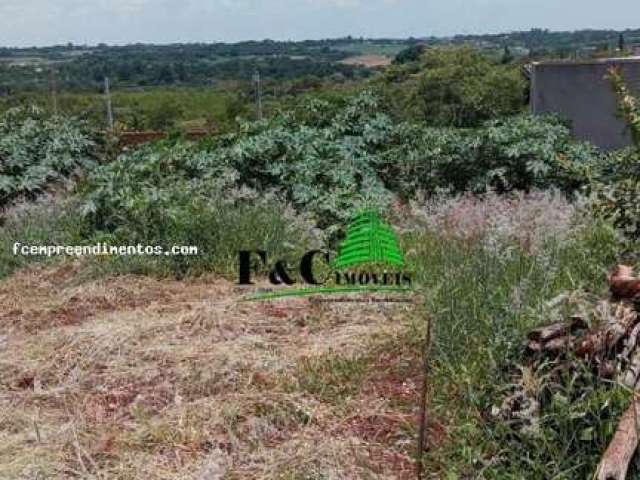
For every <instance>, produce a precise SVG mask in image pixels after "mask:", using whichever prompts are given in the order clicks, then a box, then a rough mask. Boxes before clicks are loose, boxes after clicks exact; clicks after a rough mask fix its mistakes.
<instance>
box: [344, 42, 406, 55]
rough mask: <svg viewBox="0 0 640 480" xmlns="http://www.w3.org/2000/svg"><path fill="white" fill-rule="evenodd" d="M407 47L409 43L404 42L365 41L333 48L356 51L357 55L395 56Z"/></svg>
mask: <svg viewBox="0 0 640 480" xmlns="http://www.w3.org/2000/svg"><path fill="white" fill-rule="evenodd" d="M406 47H407V45H406V44H405V43H403V42H393V43H391V42H390V43H375V42H367V41H365V42H353V43H344V44H341V45H335V46H334V47H333V49H334V50H341V51H343V52H350V53H354V54H357V55H383V56H388V57H395V56H396V55H397V54H398V53H399V52H400V51H401V50H403V49H405V48H406Z"/></svg>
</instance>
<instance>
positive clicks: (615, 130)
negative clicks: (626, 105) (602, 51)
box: [531, 59, 640, 150]
mask: <svg viewBox="0 0 640 480" xmlns="http://www.w3.org/2000/svg"><path fill="white" fill-rule="evenodd" d="M614 65H616V66H619V67H620V68H621V70H622V72H623V75H624V78H625V80H626V81H627V84H628V85H629V87H630V88H631V90H632V91H634V92H635V93H639V92H640V59H620V60H617V59H610V60H604V61H593V62H584V63H537V64H534V65H533V66H532V72H531V110H532V111H533V113H539V114H542V113H557V114H559V115H560V116H561V117H563V118H566V119H568V120H569V121H570V122H571V124H572V126H573V132H574V135H575V136H576V138H578V139H580V140H587V141H590V142H591V143H594V144H595V145H598V146H599V147H601V148H603V149H605V150H613V149H618V148H624V147H626V146H629V145H630V144H631V136H630V134H629V131H628V129H627V126H626V124H625V123H624V121H623V120H622V119H620V118H619V117H618V114H617V112H618V106H617V101H616V97H615V94H614V93H613V90H612V87H611V82H610V81H609V80H607V79H605V76H606V74H607V71H608V70H609V68H611V67H612V66H614Z"/></svg>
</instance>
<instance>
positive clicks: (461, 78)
mask: <svg viewBox="0 0 640 480" xmlns="http://www.w3.org/2000/svg"><path fill="white" fill-rule="evenodd" d="M381 88H382V91H383V92H385V99H386V100H387V103H388V105H390V106H391V107H392V109H393V110H394V111H395V112H396V114H397V115H398V116H399V117H400V118H410V119H412V120H419V121H421V122H424V123H426V124H427V125H430V126H453V127H477V126H480V125H481V124H482V123H483V122H485V121H488V120H492V119H495V118H499V117H503V116H509V115H517V114H519V113H521V112H522V111H523V109H524V106H525V103H526V102H525V99H526V82H525V80H524V78H523V76H522V74H521V73H520V71H519V70H518V68H517V67H514V66H505V65H500V64H493V63H491V61H490V60H489V59H488V58H486V57H485V56H484V55H482V54H481V53H480V52H478V51H476V50H474V49H472V48H469V47H442V48H431V49H427V50H426V52H425V53H424V54H423V55H422V56H421V57H420V59H419V61H418V62H410V63H408V64H407V65H400V66H398V65H395V66H393V67H392V68H391V69H390V70H389V71H387V72H386V73H385V77H384V80H383V81H382V84H381Z"/></svg>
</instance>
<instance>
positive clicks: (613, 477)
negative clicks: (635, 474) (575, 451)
mask: <svg viewBox="0 0 640 480" xmlns="http://www.w3.org/2000/svg"><path fill="white" fill-rule="evenodd" d="M638 408H640V400H639V399H635V400H634V401H633V402H632V403H631V406H630V407H629V408H628V409H627V411H626V412H625V413H624V415H623V416H622V419H621V420H620V423H619V424H618V429H617V430H616V433H615V435H614V436H613V440H611V443H610V444H609V448H607V451H606V452H605V453H604V455H603V456H602V459H601V460H600V464H599V465H598V469H597V470H596V475H595V478H596V479H597V480H626V478H627V471H628V470H629V463H631V460H632V459H633V455H634V453H635V451H636V448H637V447H638V433H637V431H636V430H637V420H638V419H637V409H638Z"/></svg>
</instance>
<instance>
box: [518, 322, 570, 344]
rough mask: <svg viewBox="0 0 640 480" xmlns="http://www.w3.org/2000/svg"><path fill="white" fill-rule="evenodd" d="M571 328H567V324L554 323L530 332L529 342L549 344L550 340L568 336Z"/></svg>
mask: <svg viewBox="0 0 640 480" xmlns="http://www.w3.org/2000/svg"><path fill="white" fill-rule="evenodd" d="M568 330H569V328H568V327H567V324H566V322H559V323H554V324H552V325H547V326H544V327H540V328H536V329H535V330H532V331H531V332H529V335H528V337H529V340H533V341H535V342H541V343H544V342H548V341H549V340H551V339H553V338H556V337H560V336H563V335H566V333H567V331H568Z"/></svg>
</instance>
